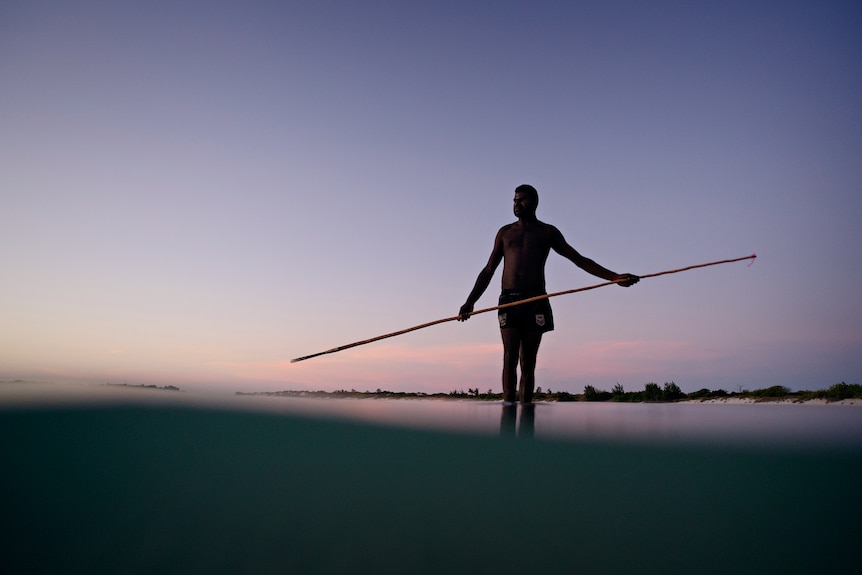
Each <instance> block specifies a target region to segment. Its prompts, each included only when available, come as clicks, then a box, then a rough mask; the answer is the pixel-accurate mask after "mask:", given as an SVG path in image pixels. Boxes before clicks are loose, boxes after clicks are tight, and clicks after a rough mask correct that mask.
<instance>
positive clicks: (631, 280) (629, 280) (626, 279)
mask: <svg viewBox="0 0 862 575" xmlns="http://www.w3.org/2000/svg"><path fill="white" fill-rule="evenodd" d="M614 281H615V282H617V283H618V284H620V285H621V286H623V287H630V286H633V285H635V284H636V283H638V282H639V281H641V278H639V277H638V276H636V275H634V274H618V275H617V277H616V278H615V279H614Z"/></svg>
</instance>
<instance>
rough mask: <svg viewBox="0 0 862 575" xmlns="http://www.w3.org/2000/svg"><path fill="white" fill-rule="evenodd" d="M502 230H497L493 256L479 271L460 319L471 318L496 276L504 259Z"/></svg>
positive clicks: (462, 308)
mask: <svg viewBox="0 0 862 575" xmlns="http://www.w3.org/2000/svg"><path fill="white" fill-rule="evenodd" d="M502 232H503V230H502V229H501V230H500V231H499V232H497V237H496V238H494V249H493V250H492V251H491V257H489V258H488V263H487V264H485V267H484V268H482V271H480V272H479V277H477V278H476V284H475V285H474V286H473V290H472V291H471V292H470V295H468V296H467V301H466V302H465V303H464V305H462V306H461V309H460V310H458V321H466V320H468V319H470V314H471V313H472V312H473V306H474V305H475V304H476V302H477V301H478V300H479V298H480V297H482V294H483V293H485V290H486V289H487V288H488V285H489V284H490V283H491V279H492V278H493V277H494V272H495V271H496V270H497V266H499V265H500V262H501V261H503V239H502Z"/></svg>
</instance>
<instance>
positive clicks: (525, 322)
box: [497, 289, 554, 333]
mask: <svg viewBox="0 0 862 575" xmlns="http://www.w3.org/2000/svg"><path fill="white" fill-rule="evenodd" d="M543 294H544V292H538V293H531V292H523V291H520V290H509V289H504V290H503V293H501V294H500V305H503V304H505V303H510V302H513V301H518V300H521V299H527V298H530V297H535V296H537V295H543ZM497 319H498V320H500V329H520V330H523V331H537V332H539V333H544V332H546V331H553V329H554V314H553V313H552V312H551V303H550V302H549V301H548V299H547V298H545V299H540V300H538V301H534V302H530V303H525V304H523V305H516V306H513V307H506V308H503V309H500V310H497Z"/></svg>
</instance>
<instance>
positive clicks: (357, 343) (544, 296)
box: [290, 254, 757, 363]
mask: <svg viewBox="0 0 862 575" xmlns="http://www.w3.org/2000/svg"><path fill="white" fill-rule="evenodd" d="M756 257H757V254H751V255H750V256H745V257H742V258H733V259H730V260H720V261H715V262H709V263H705V264H696V265H693V266H686V267H683V268H677V269H673V270H665V271H663V272H655V273H651V274H645V275H642V276H638V277H640V279H646V278H654V277H658V276H665V275H669V274H677V273H680V272H685V271H689V270H694V269H697V268H705V267H709V266H717V265H721V264H729V263H732V262H739V261H743V260H751V261H752V263H753V262H754V259H755V258H756ZM749 265H750V264H749ZM620 281H625V280H619V281H606V282H603V283H600V284H595V285H591V286H586V287H581V288H575V289H570V290H565V291H558V292H554V293H548V294H542V295H537V296H534V297H529V298H526V299H522V300H518V301H513V302H510V303H504V304H502V305H496V306H494V307H487V308H485V309H479V310H475V311H473V312H470V314H469V315H471V316H473V315H479V314H480V313H486V312H489V311H494V310H498V309H503V308H507V307H514V306H516V305H521V304H524V303H529V302H533V301H539V300H542V299H549V298H552V297H557V296H561V295H567V294H572V293H578V292H582V291H588V290H593V289H597V288H600V287H605V286H609V285H614V284H617V283H619V282H620ZM459 317H461V316H458V315H455V316H452V317H445V318H443V319H437V320H434V321H429V322H428V323H423V324H420V325H414V326H413V327H408V328H406V329H402V330H398V331H393V332H392V333H387V334H384V335H378V336H377V337H372V338H370V339H364V340H362V341H355V342H353V343H348V344H346V345H341V346H338V347H333V348H332V349H327V350H326V351H320V352H317V353H313V354H311V355H304V356H302V357H297V358H295V359H291V360H290V363H296V362H299V361H305V360H306V359H311V358H312V357H318V356H321V355H326V354H329V353H336V352H339V351H344V350H345V349H350V348H351V347H359V346H360V345H365V344H367V343H373V342H375V341H380V340H381V339H387V338H390V337H395V336H398V335H404V334H405V333H410V332H411V331H416V330H420V329H424V328H426V327H431V326H432V325H437V324H438V323H446V322H447V321H455V320H457V319H458V318H459Z"/></svg>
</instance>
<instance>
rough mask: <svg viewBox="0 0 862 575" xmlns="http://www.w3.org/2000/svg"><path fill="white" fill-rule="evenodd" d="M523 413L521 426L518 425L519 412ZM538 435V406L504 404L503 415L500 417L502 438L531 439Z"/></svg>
mask: <svg viewBox="0 0 862 575" xmlns="http://www.w3.org/2000/svg"><path fill="white" fill-rule="evenodd" d="M519 411H520V413H521V418H520V424H518V412H519ZM535 434H536V405H535V404H531V405H522V406H521V407H520V408H519V407H518V405H516V404H511V403H504V404H503V415H502V416H501V417H500V436H501V437H516V436H517V437H526V438H530V437H533V436H534V435H535Z"/></svg>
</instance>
